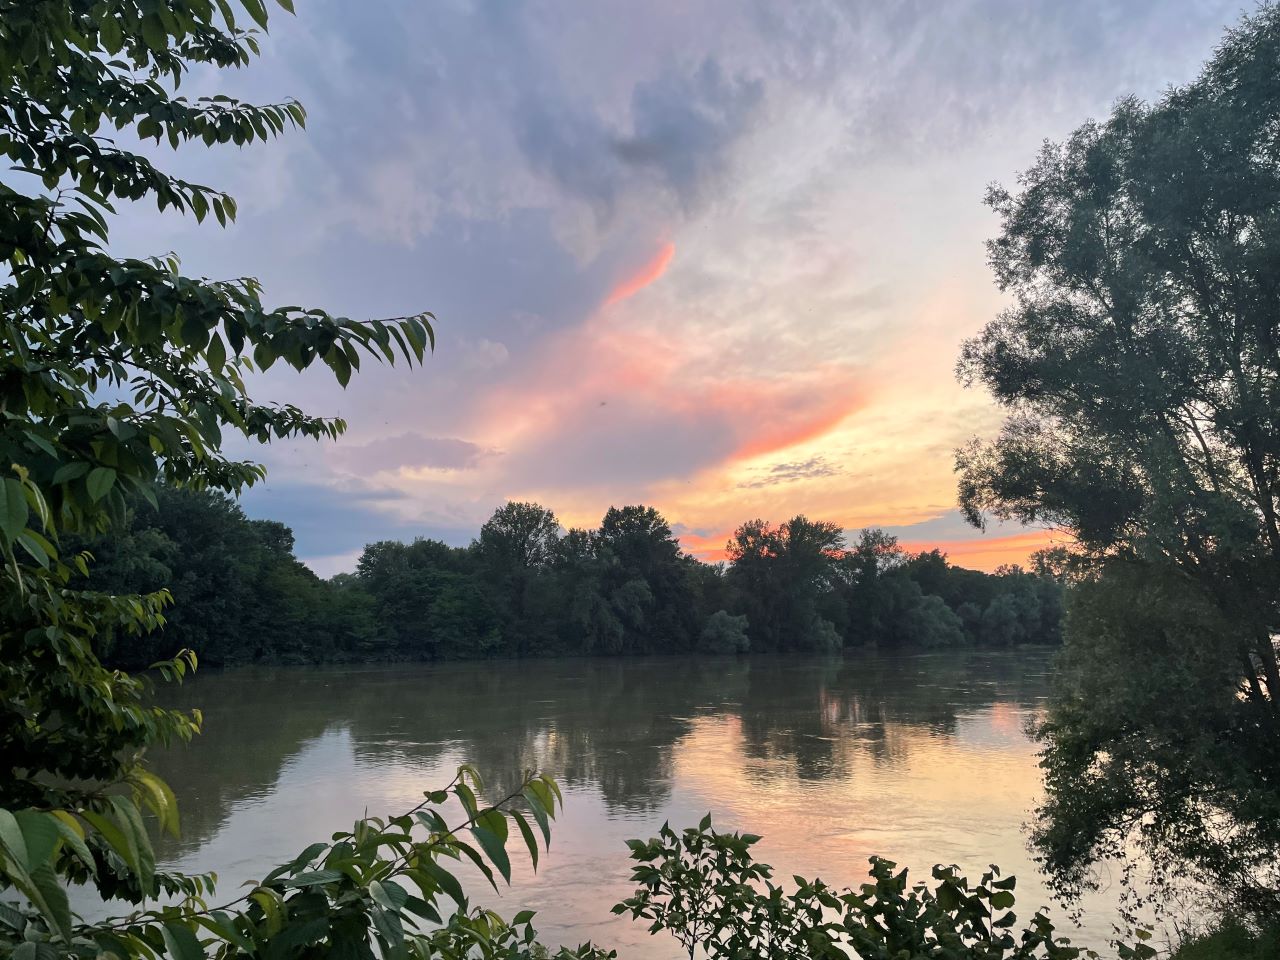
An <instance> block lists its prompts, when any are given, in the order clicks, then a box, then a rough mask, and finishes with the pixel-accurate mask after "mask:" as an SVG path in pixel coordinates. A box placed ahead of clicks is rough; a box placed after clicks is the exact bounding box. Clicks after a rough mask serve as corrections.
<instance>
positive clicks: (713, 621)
mask: <svg viewBox="0 0 1280 960" xmlns="http://www.w3.org/2000/svg"><path fill="white" fill-rule="evenodd" d="M698 649H699V650H700V651H701V652H703V653H746V652H747V651H748V650H750V649H751V638H750V637H749V636H747V617H746V615H745V614H740V615H738V616H736V617H735V616H734V615H733V614H731V613H730V612H729V611H727V610H717V611H716V612H715V613H713V614H712V615H711V616H709V617H707V622H706V623H705V624H704V625H703V627H702V634H701V636H699V637H698Z"/></svg>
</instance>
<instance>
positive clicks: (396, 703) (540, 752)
mask: <svg viewBox="0 0 1280 960" xmlns="http://www.w3.org/2000/svg"><path fill="white" fill-rule="evenodd" d="M1048 662H1049V654H1048V653H1041V652H1038V651H1027V650H1022V651H1019V652H1017V653H1013V654H998V653H947V654H938V655H921V656H911V657H877V656H856V657H853V656H846V657H844V658H835V659H825V658H814V659H786V660H784V659H777V658H742V659H735V658H729V659H718V658H707V659H700V658H652V659H616V660H604V659H589V660H588V659H582V660H536V661H525V662H510V661H501V662H479V663H451V664H441V665H419V664H405V665H387V666H376V667H355V668H353V667H341V668H339V667H334V668H324V667H319V668H317V667H311V668H308V667H280V668H245V669H241V670H234V671H227V672H224V673H209V674H206V675H202V676H198V677H197V679H195V680H194V681H192V682H190V683H188V684H187V685H186V686H185V687H182V688H180V689H177V690H169V691H165V696H166V699H167V700H168V701H169V702H171V703H177V704H181V705H184V706H196V707H199V708H200V709H201V710H203V711H204V716H205V726H204V733H203V734H202V735H201V736H200V737H199V738H198V739H197V741H196V742H195V743H194V744H193V745H192V746H191V747H188V748H182V749H175V750H171V751H168V752H166V753H164V754H162V755H160V756H157V757H156V758H155V767H156V770H157V772H158V773H159V774H160V775H161V776H162V777H164V778H165V779H166V780H167V781H168V782H169V783H170V784H171V785H172V786H173V788H174V790H175V792H176V794H177V796H178V800H179V805H180V809H181V811H182V821H183V836H182V839H181V840H180V841H178V842H177V843H176V844H175V843H174V842H172V841H169V842H167V846H166V847H165V848H163V849H162V851H161V852H162V855H163V856H165V857H168V858H173V857H176V856H178V855H180V854H182V853H184V852H187V851H190V850H192V849H194V848H196V847H199V846H200V845H201V844H203V843H204V842H205V841H206V840H207V839H208V838H209V837H211V836H212V835H213V834H214V833H215V832H216V831H217V830H218V828H219V827H220V826H221V825H222V823H223V822H224V821H225V820H226V818H227V817H228V815H229V813H230V811H231V809H232V807H233V806H234V805H236V804H237V803H240V802H244V801H253V800H255V799H258V798H262V797H265V796H266V795H268V794H269V793H270V792H271V791H272V789H273V786H274V785H275V784H276V782H277V780H278V779H279V778H280V776H281V772H282V770H284V768H285V767H286V765H288V764H289V763H291V762H292V761H293V760H294V759H295V758H297V757H298V756H300V755H301V754H302V753H303V752H304V751H305V750H306V749H307V748H308V747H309V746H311V745H313V744H316V743H317V742H318V741H319V740H320V738H322V737H323V736H324V735H326V734H332V733H334V732H335V731H340V732H342V733H343V734H344V735H345V737H346V738H347V740H349V743H350V749H351V751H352V752H353V754H354V762H355V764H356V767H357V769H364V770H367V771H369V773H370V775H373V774H374V773H375V772H376V771H377V770H380V769H384V768H388V767H394V768H396V769H398V770H401V771H403V770H409V771H416V770H421V771H422V777H423V787H424V788H425V787H427V786H431V785H434V784H433V778H436V779H438V776H439V775H440V774H441V772H442V771H441V765H442V764H450V765H451V764H453V763H456V762H458V761H460V760H463V759H465V760H468V761H470V762H472V763H474V764H475V765H476V766H477V767H478V768H479V769H480V770H481V771H482V772H483V773H484V774H485V776H486V778H487V779H488V781H489V787H490V789H489V793H490V794H491V796H499V795H501V794H502V793H504V792H506V791H507V790H508V789H509V788H510V786H511V785H512V784H513V783H515V782H516V781H517V780H518V778H519V776H520V773H521V771H523V770H526V769H534V768H537V769H541V770H546V771H548V772H550V773H551V774H553V775H554V776H555V777H557V778H558V779H559V780H560V781H561V782H562V783H563V784H565V785H566V786H568V787H570V788H588V789H594V790H596V791H598V793H599V795H600V797H601V800H602V802H603V804H604V805H605V807H606V808H607V810H608V812H609V813H610V815H614V814H626V813H627V812H635V813H642V812H644V811H647V810H652V809H654V808H656V807H658V806H661V805H663V804H664V803H665V802H666V801H667V799H668V798H669V796H670V793H671V789H672V781H673V765H674V762H675V758H676V755H677V752H678V750H679V746H680V742H681V739H682V738H683V737H685V736H686V735H688V734H689V732H690V730H691V728H692V726H693V725H694V724H696V723H697V722H698V721H699V720H700V719H702V718H707V717H712V718H715V717H726V718H733V719H735V720H736V721H737V722H738V724H739V727H740V730H741V736H742V745H741V750H742V757H741V763H742V767H743V769H742V776H743V777H744V778H748V779H749V778H759V777H765V778H769V777H773V778H777V777H796V778H799V779H801V780H820V779H832V778H841V777H848V776H851V775H852V772H851V763H850V758H851V757H853V756H855V755H856V756H862V757H868V758H870V759H871V761H872V762H875V763H880V764H892V763H894V762H896V761H900V760H904V759H905V755H904V754H903V751H909V750H911V749H912V747H911V744H912V743H914V742H918V740H919V736H918V735H919V734H921V733H924V734H928V735H932V736H937V737H956V736H957V735H958V734H957V730H958V725H959V724H960V722H961V720H962V719H963V717H965V716H966V715H967V714H971V713H975V712H978V711H983V710H987V709H989V708H991V707H992V706H993V705H995V704H997V703H999V704H1005V705H1009V706H1013V707H1018V708H1034V707H1035V705H1036V704H1037V702H1038V701H1039V700H1040V699H1041V698H1042V697H1043V695H1044V693H1045V689H1046V683H1047V681H1046V673H1047V667H1048ZM904 734H910V735H904ZM446 775H447V774H446ZM334 826H335V827H336V826H338V824H334Z"/></svg>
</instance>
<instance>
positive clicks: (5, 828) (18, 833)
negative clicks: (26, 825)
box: [0, 809, 31, 871]
mask: <svg viewBox="0 0 1280 960" xmlns="http://www.w3.org/2000/svg"><path fill="white" fill-rule="evenodd" d="M0 846H3V847H4V850H5V853H6V855H7V856H8V857H9V859H11V860H13V861H14V862H15V863H16V864H17V865H18V866H19V867H21V868H22V869H23V870H24V871H26V870H30V869H31V864H30V861H28V860H27V841H26V840H25V839H23V836H22V827H21V826H19V825H18V820H17V818H16V817H15V816H14V815H13V814H12V813H10V812H9V811H8V810H3V809H0Z"/></svg>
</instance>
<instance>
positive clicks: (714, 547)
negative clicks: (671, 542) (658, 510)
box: [676, 530, 733, 563]
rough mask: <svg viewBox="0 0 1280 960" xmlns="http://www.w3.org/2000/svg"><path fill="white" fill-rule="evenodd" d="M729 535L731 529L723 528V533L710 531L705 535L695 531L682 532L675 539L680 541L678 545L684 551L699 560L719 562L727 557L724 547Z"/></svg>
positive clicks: (730, 534) (731, 532)
mask: <svg viewBox="0 0 1280 960" xmlns="http://www.w3.org/2000/svg"><path fill="white" fill-rule="evenodd" d="M731 536H733V531H732V530H725V531H724V532H723V533H712V534H709V535H707V536H703V535H701V534H697V533H682V534H680V535H679V536H678V537H677V538H676V539H678V540H679V541H680V547H681V549H683V550H684V552H685V553H688V554H691V555H693V556H695V557H697V558H698V559H699V560H705V561H706V562H707V563H719V562H720V561H721V560H725V559H727V557H726V555H725V549H724V548H725V546H726V545H727V544H728V542H729V538H730V537H731Z"/></svg>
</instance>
